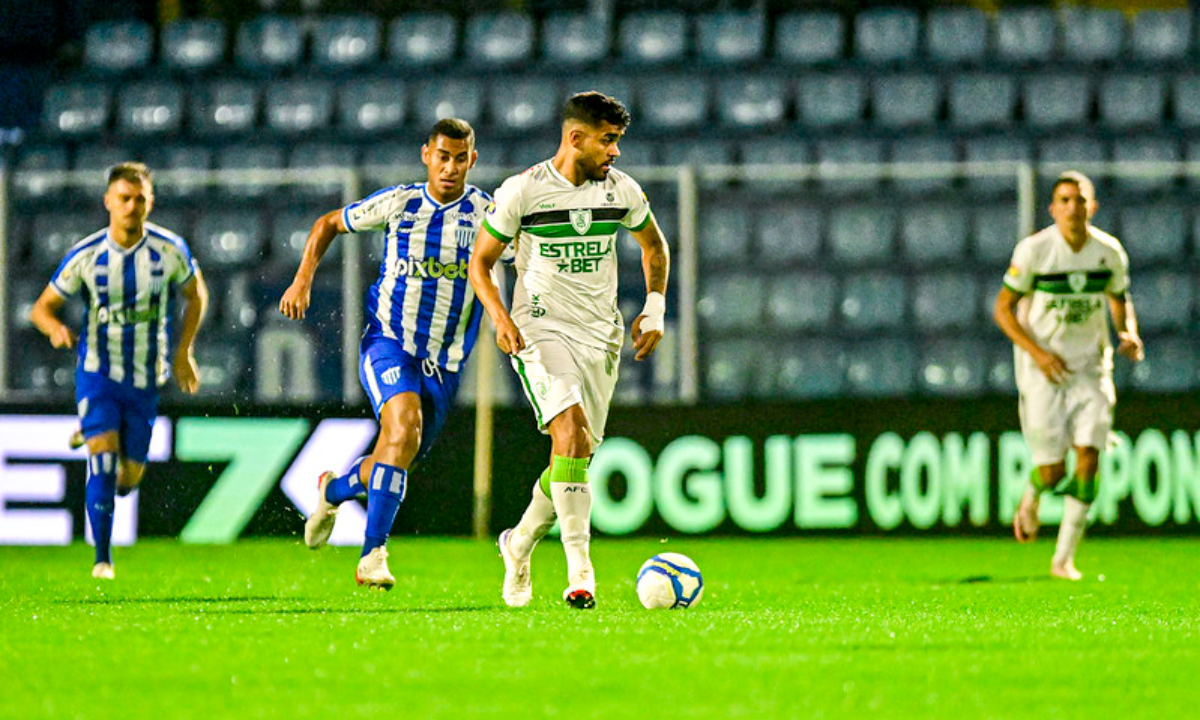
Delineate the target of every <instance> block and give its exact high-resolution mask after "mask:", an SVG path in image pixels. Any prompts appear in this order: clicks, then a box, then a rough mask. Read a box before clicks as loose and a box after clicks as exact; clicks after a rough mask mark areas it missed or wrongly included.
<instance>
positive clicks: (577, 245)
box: [484, 160, 650, 352]
mask: <svg viewBox="0 0 1200 720" xmlns="http://www.w3.org/2000/svg"><path fill="white" fill-rule="evenodd" d="M649 221H650V202H649V200H647V199H646V195H645V193H643V192H642V188H641V187H640V186H639V185H638V184H637V183H636V182H635V181H634V180H633V178H631V177H629V176H628V175H626V174H625V173H623V172H621V171H620V170H617V169H615V168H614V169H612V170H609V172H608V177H607V178H605V179H604V180H589V181H587V182H585V183H583V184H582V185H579V186H576V185H574V184H573V183H571V181H570V180H567V179H566V178H565V177H563V175H562V173H560V172H559V171H558V170H556V169H555V168H554V165H553V164H552V163H551V162H550V161H549V160H546V161H544V162H541V163H538V164H537V165H534V166H533V167H531V168H529V169H528V170H526V171H525V172H523V173H521V174H520V175H514V176H512V177H510V178H508V179H507V180H505V181H504V184H503V185H501V186H500V189H498V190H497V191H496V200H495V202H494V203H493V204H492V207H491V208H490V209H489V210H488V214H487V218H486V219H485V221H484V225H485V227H487V229H488V231H489V232H491V233H492V235H494V236H496V238H498V239H499V240H501V241H504V242H511V241H513V240H516V241H517V253H516V268H517V283H516V287H515V288H514V289H513V307H512V318H513V321H514V322H515V323H516V324H517V327H519V328H520V329H521V330H522V331H527V330H538V329H546V330H552V331H554V332H557V333H561V334H564V335H568V336H569V337H571V338H573V339H575V340H576V341H578V342H581V343H584V344H586V345H590V346H592V347H598V348H604V349H607V350H609V351H613V352H615V351H618V350H620V348H621V343H622V341H623V339H624V332H625V326H624V322H623V320H622V319H621V313H620V311H619V310H618V309H617V253H616V238H617V230H618V228H620V227H626V228H629V229H631V230H641V229H642V228H643V227H645V226H646V223H648V222H649Z"/></svg>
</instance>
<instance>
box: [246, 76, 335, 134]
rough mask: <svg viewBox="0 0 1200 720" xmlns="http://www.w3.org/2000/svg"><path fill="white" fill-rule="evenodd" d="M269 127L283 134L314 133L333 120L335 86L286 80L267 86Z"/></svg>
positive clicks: (267, 119) (266, 98) (266, 118)
mask: <svg viewBox="0 0 1200 720" xmlns="http://www.w3.org/2000/svg"><path fill="white" fill-rule="evenodd" d="M263 115H264V116H265V120H266V126H267V127H268V128H270V129H271V130H275V131H277V132H281V133H287V134H295V133H310V132H316V131H320V130H323V129H325V128H327V127H329V124H330V122H331V121H332V119H333V86H332V85H331V84H330V83H329V82H327V81H325V80H285V81H281V82H272V83H271V84H269V85H268V86H267V94H266V97H265V98H264V99H263Z"/></svg>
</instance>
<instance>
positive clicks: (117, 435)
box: [29, 162, 208, 580]
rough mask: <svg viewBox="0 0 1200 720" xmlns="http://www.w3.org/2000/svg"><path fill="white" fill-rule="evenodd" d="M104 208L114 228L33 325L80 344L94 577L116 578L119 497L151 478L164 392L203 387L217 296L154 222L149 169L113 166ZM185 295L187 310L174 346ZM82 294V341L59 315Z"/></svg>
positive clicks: (85, 255) (72, 269)
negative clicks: (202, 339) (200, 361)
mask: <svg viewBox="0 0 1200 720" xmlns="http://www.w3.org/2000/svg"><path fill="white" fill-rule="evenodd" d="M104 207H105V208H106V209H107V210H108V217H109V222H108V227H107V228H104V229H103V230H99V231H97V232H95V233H92V234H91V235H89V236H87V237H86V238H84V239H83V240H82V241H80V242H79V243H77V244H76V245H75V246H74V247H72V248H71V249H70V251H68V252H67V255H66V257H65V258H64V259H63V261H62V263H61V264H60V265H59V266H58V270H56V271H55V272H54V276H53V277H52V278H51V279H50V284H49V285H48V286H47V287H46V289H45V290H44V291H42V294H41V296H40V297H39V298H38V299H37V302H36V303H34V306H33V309H32V310H31V311H30V313H29V317H30V320H31V321H32V322H33V324H34V326H35V327H37V329H38V330H40V331H41V332H42V333H43V334H44V335H45V336H46V337H47V338H49V339H50V344H51V345H53V346H54V347H56V348H72V347H75V346H76V344H78V353H77V355H78V361H77V364H76V369H75V400H76V403H77V405H78V409H79V419H80V426H81V430H82V433H83V436H84V440H85V442H86V444H87V448H88V455H89V458H88V482H87V491H86V498H87V514H88V519H89V520H90V521H91V524H92V537H93V538H94V540H95V545H96V560H95V564H94V565H93V567H92V576H93V577H97V578H102V579H109V580H111V579H112V578H113V576H114V573H113V566H112V552H111V548H110V544H111V538H112V526H113V506H114V503H115V496H116V495H128V494H129V493H131V492H133V490H134V489H136V488H137V486H138V485H139V484H140V483H141V481H142V477H143V476H144V475H145V471H146V456H147V453H148V451H149V449H150V433H151V430H152V429H153V427H154V421H155V419H156V417H157V415H158V388H159V386H161V385H162V384H164V383H165V382H166V381H167V380H168V378H169V377H170V376H171V374H172V372H173V374H174V376H175V380H176V382H177V383H178V384H179V387H180V389H181V390H183V391H184V392H186V393H195V392H196V390H197V389H199V387H200V376H199V371H198V369H197V367H196V359H195V356H194V354H193V345H194V343H195V340H196V333H197V332H198V331H199V329H200V324H201V322H202V321H203V319H204V311H205V308H206V307H207V305H208V289H207V288H206V287H205V284H204V278H203V276H202V275H201V273H200V269H199V267H197V265H196V261H195V260H194V259H193V258H192V254H191V252H190V251H189V250H188V246H187V243H186V242H185V241H184V240H183V238H181V237H179V236H178V235H176V234H175V233H173V232H171V231H169V230H166V229H164V228H161V227H158V226H157V225H153V224H151V223H148V222H146V216H147V215H149V214H150V211H151V210H152V209H153V207H154V185H153V178H152V176H151V174H150V170H149V168H147V167H146V166H145V165H143V164H141V163H133V162H128V163H122V164H120V165H117V166H115V167H113V168H112V169H111V170H110V171H109V173H108V187H107V190H106V191H105V193H104ZM176 288H177V289H178V291H179V295H180V296H182V298H183V302H184V307H183V319H182V323H181V324H180V326H179V332H178V337H175V338H173V337H172V329H173V323H172V321H171V318H172V315H173V314H174V312H175V304H174V303H175V298H174V294H173V292H172V290H173V289H176ZM80 293H81V294H82V295H83V298H84V300H85V302H86V303H87V313H86V314H85V315H84V319H83V327H82V328H81V329H80V332H79V335H78V336H76V335H75V333H74V332H72V330H71V328H69V327H67V326H66V325H65V324H64V323H63V322H62V321H61V320H60V319H59V318H58V313H59V311H60V310H61V309H62V307H63V305H64V304H65V303H66V301H67V298H69V297H71V296H73V295H75V294H80ZM172 342H174V344H175V352H174V355H173V360H171V361H170V362H168V353H169V352H170V347H171V344H172Z"/></svg>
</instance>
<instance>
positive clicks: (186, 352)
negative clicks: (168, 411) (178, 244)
mask: <svg viewBox="0 0 1200 720" xmlns="http://www.w3.org/2000/svg"><path fill="white" fill-rule="evenodd" d="M179 294H180V295H182V296H183V322H182V323H181V324H180V328H179V344H178V345H177V346H176V348H175V360H174V362H173V363H172V369H173V370H174V371H175V382H176V383H178V384H179V389H180V390H182V391H184V392H185V393H189V394H194V393H195V392H196V391H197V390H199V389H200V368H199V367H197V365H196V355H195V343H196V333H198V332H199V331H200V325H201V323H203V322H204V315H205V313H206V312H207V311H208V285H207V284H206V283H205V282H204V275H202V274H201V273H200V270H199V268H197V269H196V272H195V274H193V275H192V278H191V279H190V280H188V281H187V282H186V283H184V284H183V285H181V286H180V287H179Z"/></svg>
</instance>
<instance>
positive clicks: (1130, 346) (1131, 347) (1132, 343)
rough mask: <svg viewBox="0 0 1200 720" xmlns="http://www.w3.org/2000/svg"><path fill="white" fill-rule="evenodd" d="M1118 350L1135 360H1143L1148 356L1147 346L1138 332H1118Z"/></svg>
mask: <svg viewBox="0 0 1200 720" xmlns="http://www.w3.org/2000/svg"><path fill="white" fill-rule="evenodd" d="M1117 340H1118V341H1119V342H1120V344H1119V345H1117V352H1118V353H1120V354H1121V355H1124V356H1125V357H1127V358H1129V359H1130V360H1132V361H1134V362H1141V361H1142V360H1143V359H1145V357H1146V348H1145V346H1143V345H1142V339H1141V338H1140V337H1138V335H1137V333H1127V332H1123V333H1117Z"/></svg>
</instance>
